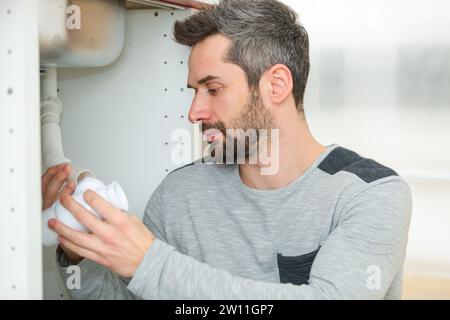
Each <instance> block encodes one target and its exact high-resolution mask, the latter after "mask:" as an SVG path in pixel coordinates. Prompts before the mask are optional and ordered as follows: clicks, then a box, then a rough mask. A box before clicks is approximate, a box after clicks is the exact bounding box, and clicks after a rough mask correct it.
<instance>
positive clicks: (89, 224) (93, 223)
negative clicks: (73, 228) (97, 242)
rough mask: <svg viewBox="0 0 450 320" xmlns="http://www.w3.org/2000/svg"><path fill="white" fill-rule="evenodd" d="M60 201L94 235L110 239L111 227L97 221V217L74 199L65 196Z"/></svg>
mask: <svg viewBox="0 0 450 320" xmlns="http://www.w3.org/2000/svg"><path fill="white" fill-rule="evenodd" d="M60 201H61V204H62V205H63V206H64V208H66V209H67V210H69V211H70V212H71V213H72V214H73V216H74V217H75V219H77V220H78V221H79V222H80V223H81V224H82V225H84V226H85V227H86V228H88V229H89V230H91V231H92V232H93V233H94V234H96V235H98V236H99V237H100V238H104V237H108V232H109V231H110V226H108V225H107V224H106V223H105V222H103V221H101V220H100V219H97V217H95V216H94V215H93V214H92V213H91V212H90V211H88V210H87V209H86V208H84V207H83V206H82V205H81V204H79V203H78V202H77V201H76V200H75V199H74V198H73V197H71V196H68V195H64V196H61V199H60ZM69 240H71V239H69Z"/></svg>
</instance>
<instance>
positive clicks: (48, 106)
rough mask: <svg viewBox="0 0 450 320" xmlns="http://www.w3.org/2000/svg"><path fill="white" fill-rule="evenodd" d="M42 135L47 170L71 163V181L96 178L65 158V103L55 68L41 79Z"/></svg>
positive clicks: (49, 70)
mask: <svg viewBox="0 0 450 320" xmlns="http://www.w3.org/2000/svg"><path fill="white" fill-rule="evenodd" d="M41 86H42V98H41V134H42V159H43V163H44V166H45V169H48V168H50V167H53V166H57V165H59V164H62V163H70V164H71V166H72V172H71V174H70V177H69V179H70V180H72V181H73V182H75V184H78V183H79V182H81V180H83V179H84V178H86V177H92V178H93V177H94V173H93V172H92V171H90V170H87V169H84V168H82V167H80V166H78V165H76V164H73V163H72V161H70V160H69V159H67V158H66V157H65V156H64V150H63V144H62V138H61V127H60V121H61V114H62V112H63V103H62V101H61V100H60V99H59V98H58V84H57V73H56V66H55V67H46V68H45V69H44V73H43V75H42V79H41Z"/></svg>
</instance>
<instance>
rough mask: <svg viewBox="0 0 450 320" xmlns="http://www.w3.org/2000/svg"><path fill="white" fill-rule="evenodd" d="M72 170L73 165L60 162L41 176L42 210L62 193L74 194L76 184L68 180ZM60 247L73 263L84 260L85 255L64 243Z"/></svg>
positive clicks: (48, 206) (49, 205)
mask: <svg viewBox="0 0 450 320" xmlns="http://www.w3.org/2000/svg"><path fill="white" fill-rule="evenodd" d="M71 170H72V167H71V166H70V165H69V164H60V165H57V166H54V167H51V168H49V169H48V170H47V171H46V172H45V173H44V175H43V176H42V178H41V190H42V211H44V210H46V209H48V208H50V207H51V206H52V205H53V204H54V203H55V202H56V200H58V197H59V195H60V194H63V193H66V194H72V193H73V192H74V191H75V184H74V183H73V182H69V181H68V178H69V175H70V171H71ZM65 182H67V184H66V186H65V187H64V190H63V191H61V193H59V192H60V190H61V188H62V186H63V185H64V183H65ZM60 247H61V249H63V251H64V253H65V254H66V255H67V257H68V258H69V260H70V261H71V262H72V263H74V264H78V263H80V261H81V260H83V257H80V256H79V255H77V254H75V253H74V252H72V251H71V250H69V249H68V248H66V247H65V246H64V245H60Z"/></svg>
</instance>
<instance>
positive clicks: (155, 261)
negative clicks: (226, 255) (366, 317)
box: [128, 180, 411, 300]
mask: <svg viewBox="0 0 450 320" xmlns="http://www.w3.org/2000/svg"><path fill="white" fill-rule="evenodd" d="M410 218H411V195H410V190H409V188H408V186H407V185H406V184H405V183H404V182H403V181H401V180H389V181H387V182H384V183H379V184H377V185H375V186H370V187H369V188H368V189H366V190H364V191H362V192H360V193H359V194H357V195H356V196H355V197H354V198H353V199H351V201H349V202H348V203H347V204H346V206H345V209H344V210H342V213H341V217H340V220H339V223H338V225H337V227H336V228H335V230H334V231H333V232H332V233H331V234H330V236H329V237H328V239H327V240H326V242H325V243H324V244H323V245H322V247H321V249H320V251H319V253H318V254H317V256H316V259H315V261H314V263H313V266H312V269H311V274H310V281H309V284H308V285H300V286H298V285H292V284H276V283H267V282H258V281H254V280H250V279H244V278H241V277H237V276H234V275H232V274H230V273H228V272H226V271H222V270H218V269H215V268H212V267H210V266H209V265H207V264H205V263H200V262H198V261H196V260H195V259H193V258H191V257H189V256H186V255H183V254H181V253H179V252H177V251H176V250H175V248H173V247H171V246H169V245H167V244H166V243H164V242H163V241H160V240H155V242H154V243H153V244H152V246H151V247H150V248H149V250H148V251H147V253H146V255H145V257H144V259H143V261H142V263H141V264H140V265H139V267H138V269H137V270H136V273H135V274H134V277H133V278H132V280H131V282H130V283H129V286H128V289H129V290H130V291H131V292H133V293H134V294H135V295H137V296H139V297H141V298H144V299H156V298H161V299H225V300H230V299H381V298H383V297H384V296H385V294H386V292H387V290H388V288H389V286H390V285H391V283H392V280H393V278H394V277H395V275H396V274H397V273H398V272H399V271H400V270H401V268H402V264H403V261H404V255H405V251H406V244H407V239H408V230H409V223H410Z"/></svg>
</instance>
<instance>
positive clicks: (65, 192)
mask: <svg viewBox="0 0 450 320" xmlns="http://www.w3.org/2000/svg"><path fill="white" fill-rule="evenodd" d="M74 191H75V183H74V182H73V181H69V183H67V184H66V186H65V187H64V188H63V189H62V191H61V193H60V194H59V198H60V199H61V198H62V197H64V196H70V195H71V194H72V193H73V192H74Z"/></svg>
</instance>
